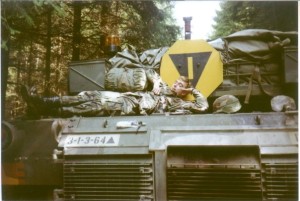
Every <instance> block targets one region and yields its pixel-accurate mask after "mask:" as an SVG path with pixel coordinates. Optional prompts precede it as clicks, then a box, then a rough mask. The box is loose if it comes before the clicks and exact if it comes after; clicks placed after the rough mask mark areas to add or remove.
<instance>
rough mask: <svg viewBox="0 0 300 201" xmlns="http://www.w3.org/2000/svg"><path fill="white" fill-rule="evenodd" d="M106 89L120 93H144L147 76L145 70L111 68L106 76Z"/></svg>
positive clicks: (137, 68)
mask: <svg viewBox="0 0 300 201" xmlns="http://www.w3.org/2000/svg"><path fill="white" fill-rule="evenodd" d="M104 85H105V89H107V90H111V91H120V92H128V91H131V92H134V91H144V90H145V89H146V88H147V76H146V72H145V69H144V68H139V67H136V68H128V67H121V68H111V69H110V70H109V71H108V72H107V74H106V76H105V83H104Z"/></svg>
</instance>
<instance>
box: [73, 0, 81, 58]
mask: <svg viewBox="0 0 300 201" xmlns="http://www.w3.org/2000/svg"><path fill="white" fill-rule="evenodd" d="M73 7H74V18H73V44H72V46H73V54H72V61H78V60H80V43H81V33H80V30H81V10H82V3H81V2H80V1H74V2H73Z"/></svg>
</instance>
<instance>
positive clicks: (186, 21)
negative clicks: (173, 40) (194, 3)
mask: <svg viewBox="0 0 300 201" xmlns="http://www.w3.org/2000/svg"><path fill="white" fill-rule="evenodd" d="M183 20H184V24H185V25H184V27H185V36H184V38H185V39H186V40H190V39H191V33H192V32H191V20H192V17H184V18H183Z"/></svg>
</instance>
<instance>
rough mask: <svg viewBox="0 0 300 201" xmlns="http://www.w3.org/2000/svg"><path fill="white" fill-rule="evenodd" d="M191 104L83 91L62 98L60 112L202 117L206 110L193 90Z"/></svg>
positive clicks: (163, 97)
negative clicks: (185, 113)
mask: <svg viewBox="0 0 300 201" xmlns="http://www.w3.org/2000/svg"><path fill="white" fill-rule="evenodd" d="M193 95H194V97H195V101H184V100H182V99H181V98H178V97H175V96H174V95H173V94H172V95H171V94H164V93H162V94H161V95H155V94H154V93H153V92H126V93H119V92H111V91H84V92H81V93H80V94H78V95H77V96H62V97H61V105H62V107H61V111H62V113H63V114H65V115H68V114H69V115H71V114H73V115H82V116H102V115H108V114H111V113H112V112H118V113H119V114H120V115H132V114H143V115H146V114H151V113H157V112H159V113H163V112H176V111H179V110H185V111H186V110H187V111H191V112H193V113H202V112H204V111H206V110H207V108H208V103H207V100H206V98H205V97H204V96H203V95H202V94H201V93H200V92H199V91H197V90H195V89H194V90H193Z"/></svg>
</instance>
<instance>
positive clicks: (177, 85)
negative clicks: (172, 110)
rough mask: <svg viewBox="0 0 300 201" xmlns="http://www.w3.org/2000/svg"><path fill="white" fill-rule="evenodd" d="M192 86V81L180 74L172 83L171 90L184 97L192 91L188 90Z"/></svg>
mask: <svg viewBox="0 0 300 201" xmlns="http://www.w3.org/2000/svg"><path fill="white" fill-rule="evenodd" d="M191 87H192V83H191V81H190V80H189V79H188V77H186V76H180V77H179V78H178V79H177V80H176V81H175V82H174V84H173V85H172V87H171V90H172V91H173V92H174V93H175V94H176V95H177V96H178V97H184V96H186V95H187V94H189V93H190V91H188V90H186V89H188V88H191Z"/></svg>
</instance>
